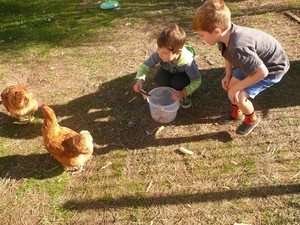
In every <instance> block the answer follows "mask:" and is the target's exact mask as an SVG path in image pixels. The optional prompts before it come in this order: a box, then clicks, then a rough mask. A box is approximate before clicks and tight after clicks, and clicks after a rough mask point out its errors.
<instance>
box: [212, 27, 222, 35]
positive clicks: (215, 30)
mask: <svg viewBox="0 0 300 225" xmlns="http://www.w3.org/2000/svg"><path fill="white" fill-rule="evenodd" d="M213 32H214V34H215V35H217V36H219V35H220V34H222V31H221V29H220V28H216V29H214V31H213Z"/></svg>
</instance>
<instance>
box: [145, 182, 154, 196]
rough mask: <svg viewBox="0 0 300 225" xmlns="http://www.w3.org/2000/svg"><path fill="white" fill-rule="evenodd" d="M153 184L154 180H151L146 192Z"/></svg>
mask: <svg viewBox="0 0 300 225" xmlns="http://www.w3.org/2000/svg"><path fill="white" fill-rule="evenodd" d="M152 184H153V181H152V180H151V181H150V182H149V184H148V186H147V189H146V193H147V192H148V191H149V190H150V188H151V187H152Z"/></svg>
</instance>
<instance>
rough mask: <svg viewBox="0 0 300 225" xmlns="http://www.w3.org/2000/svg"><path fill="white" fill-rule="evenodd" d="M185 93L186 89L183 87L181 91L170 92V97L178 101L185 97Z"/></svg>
mask: <svg viewBox="0 0 300 225" xmlns="http://www.w3.org/2000/svg"><path fill="white" fill-rule="evenodd" d="M186 96H187V95H186V90H185V89H183V90H182V91H174V92H173V94H172V99H173V100H175V101H180V100H181V99H183V98H185V97H186Z"/></svg>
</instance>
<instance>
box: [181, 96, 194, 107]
mask: <svg viewBox="0 0 300 225" xmlns="http://www.w3.org/2000/svg"><path fill="white" fill-rule="evenodd" d="M180 106H181V107H182V108H184V109H188V108H191V106H192V102H191V100H190V99H189V98H184V99H182V100H181V101H180Z"/></svg>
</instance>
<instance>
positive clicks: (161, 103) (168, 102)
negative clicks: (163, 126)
mask: <svg viewBox="0 0 300 225" xmlns="http://www.w3.org/2000/svg"><path fill="white" fill-rule="evenodd" d="M174 91H175V89H173V88H170V87H158V88H154V89H152V90H151V91H150V92H149V94H150V95H151V96H150V97H148V98H147V101H148V103H149V107H150V113H151V117H152V119H153V120H154V121H156V122H159V123H170V122H172V121H173V120H175V118H176V115H177V110H178V109H179V107H180V103H179V101H174V100H173V99H172V93H173V92H174Z"/></svg>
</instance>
